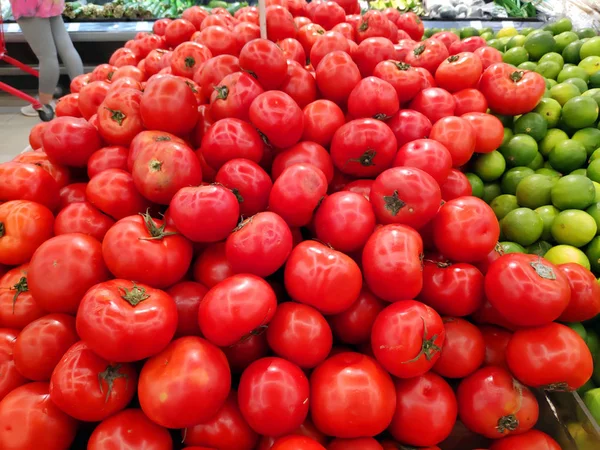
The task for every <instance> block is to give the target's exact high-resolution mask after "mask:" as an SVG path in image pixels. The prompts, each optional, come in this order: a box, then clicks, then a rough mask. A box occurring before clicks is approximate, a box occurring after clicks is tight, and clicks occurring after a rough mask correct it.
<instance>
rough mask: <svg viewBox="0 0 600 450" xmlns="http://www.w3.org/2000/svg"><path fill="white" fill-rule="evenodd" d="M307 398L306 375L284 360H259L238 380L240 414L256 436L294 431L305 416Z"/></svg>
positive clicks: (277, 434) (276, 434) (306, 412)
mask: <svg viewBox="0 0 600 450" xmlns="http://www.w3.org/2000/svg"><path fill="white" fill-rule="evenodd" d="M308 397H309V385H308V380H307V378H306V375H304V373H303V372H302V370H301V369H300V368H299V367H298V366H296V365H295V364H293V363H291V362H289V361H287V360H285V359H281V358H262V359H259V360H258V361H255V362H253V363H252V364H250V366H249V367H248V368H247V369H246V370H244V373H243V374H242V377H241V378H240V386H239V390H238V403H239V406H240V411H241V412H242V415H243V416H244V419H246V421H247V422H248V424H249V425H250V427H251V428H252V429H253V430H254V431H256V432H257V433H259V434H264V435H268V436H281V435H285V434H288V433H291V432H293V431H294V430H295V429H297V428H298V427H299V426H300V425H301V424H302V423H303V422H304V420H305V419H306V416H307V414H308V405H309V403H308Z"/></svg>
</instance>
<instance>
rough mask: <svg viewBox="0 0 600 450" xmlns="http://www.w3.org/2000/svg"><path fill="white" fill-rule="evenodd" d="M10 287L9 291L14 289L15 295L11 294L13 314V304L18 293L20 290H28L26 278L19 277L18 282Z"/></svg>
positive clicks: (13, 310)
mask: <svg viewBox="0 0 600 450" xmlns="http://www.w3.org/2000/svg"><path fill="white" fill-rule="evenodd" d="M10 289H11V291H12V290H14V291H16V292H15V295H14V296H13V299H12V312H13V314H14V313H15V304H16V303H17V298H19V295H20V294H21V292H27V291H28V290H29V286H28V285H27V278H25V277H21V279H20V280H19V282H18V283H17V284H15V285H14V286H13V287H11V288H10Z"/></svg>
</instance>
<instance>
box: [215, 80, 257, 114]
mask: <svg viewBox="0 0 600 450" xmlns="http://www.w3.org/2000/svg"><path fill="white" fill-rule="evenodd" d="M263 92H264V90H263V88H262V87H261V86H260V84H258V81H256V80H255V79H254V78H253V77H252V76H250V75H248V74H247V73H244V72H235V73H232V74H230V75H227V76H225V77H224V78H223V79H222V80H221V81H220V82H219V85H218V86H215V90H214V92H213V93H212V95H211V98H210V112H211V115H212V117H213V119H214V120H216V121H218V120H220V119H224V118H227V117H233V118H237V119H241V120H248V110H249V109H250V104H251V103H252V102H253V101H254V99H255V98H256V97H258V96H259V95H260V94H262V93H263Z"/></svg>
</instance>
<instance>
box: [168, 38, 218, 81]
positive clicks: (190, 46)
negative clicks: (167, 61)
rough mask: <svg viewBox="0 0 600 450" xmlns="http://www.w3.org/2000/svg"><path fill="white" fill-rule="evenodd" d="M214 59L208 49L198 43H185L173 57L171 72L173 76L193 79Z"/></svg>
mask: <svg viewBox="0 0 600 450" xmlns="http://www.w3.org/2000/svg"><path fill="white" fill-rule="evenodd" d="M210 58H212V53H211V51H210V50H209V49H208V47H206V46H204V45H202V44H198V43H197V42H183V43H181V44H179V45H178V46H177V47H176V48H175V50H173V55H172V57H171V71H172V72H173V75H178V76H181V77H187V78H190V79H191V78H192V77H193V76H194V72H195V71H196V70H197V69H198V67H200V66H201V65H202V64H204V63H205V62H206V61H208V60H209V59H210Z"/></svg>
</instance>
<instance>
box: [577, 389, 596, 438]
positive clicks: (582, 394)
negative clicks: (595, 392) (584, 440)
mask: <svg viewBox="0 0 600 450" xmlns="http://www.w3.org/2000/svg"><path fill="white" fill-rule="evenodd" d="M592 389H596V385H595V384H594V381H593V380H592V379H591V378H590V379H589V380H587V381H586V382H585V384H584V385H583V386H581V387H580V388H579V389H577V393H578V394H579V395H580V396H581V397H583V396H584V395H585V393H586V392H588V391H591V390H592ZM581 430H582V431H583V433H585V434H587V433H586V431H585V430H584V429H583V427H581ZM573 436H574V434H573ZM575 443H576V444H577V448H585V447H583V446H581V444H579V443H577V440H576V441H575ZM596 443H597V441H596ZM590 448H593V447H590Z"/></svg>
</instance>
